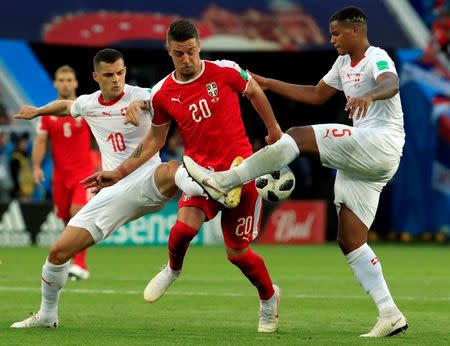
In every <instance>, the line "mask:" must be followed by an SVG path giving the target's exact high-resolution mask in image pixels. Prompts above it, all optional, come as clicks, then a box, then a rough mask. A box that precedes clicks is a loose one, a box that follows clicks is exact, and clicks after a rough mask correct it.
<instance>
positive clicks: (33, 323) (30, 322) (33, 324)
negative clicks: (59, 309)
mask: <svg viewBox="0 0 450 346" xmlns="http://www.w3.org/2000/svg"><path fill="white" fill-rule="evenodd" d="M58 323H59V322H58V319H56V321H55V322H51V323H43V322H41V321H40V320H39V314H32V315H31V316H30V317H28V318H27V319H25V320H23V321H20V322H15V323H13V324H12V325H11V328H56V327H58Z"/></svg>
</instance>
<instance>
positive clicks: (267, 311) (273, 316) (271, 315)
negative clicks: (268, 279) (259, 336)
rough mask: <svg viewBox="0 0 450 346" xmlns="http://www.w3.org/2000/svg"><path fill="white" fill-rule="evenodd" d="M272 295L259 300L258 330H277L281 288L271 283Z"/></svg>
mask: <svg viewBox="0 0 450 346" xmlns="http://www.w3.org/2000/svg"><path fill="white" fill-rule="evenodd" d="M273 289H274V290H275V292H274V294H273V296H272V297H271V298H270V299H267V300H260V303H259V305H260V307H259V325H258V332H260V333H272V332H275V331H277V330H278V308H279V305H280V299H281V289H280V287H278V286H277V285H273Z"/></svg>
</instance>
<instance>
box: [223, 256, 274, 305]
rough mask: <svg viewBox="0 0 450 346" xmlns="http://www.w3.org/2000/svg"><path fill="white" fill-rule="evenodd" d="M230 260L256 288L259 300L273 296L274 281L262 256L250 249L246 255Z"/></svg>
mask: <svg viewBox="0 0 450 346" xmlns="http://www.w3.org/2000/svg"><path fill="white" fill-rule="evenodd" d="M228 260H229V261H230V262H231V263H233V264H234V265H235V266H236V267H238V268H239V269H240V270H241V271H242V273H244V275H245V276H246V277H247V278H248V279H249V280H250V282H251V283H252V284H253V285H254V286H255V287H256V289H257V290H258V294H259V299H261V300H267V299H270V298H271V297H272V296H273V294H274V290H273V286H272V280H271V279H270V276H269V272H268V271H267V268H266V265H265V263H264V260H263V259H262V257H261V256H259V255H258V254H257V253H255V252H253V250H252V249H248V250H247V251H246V252H245V253H244V254H242V255H240V256H238V257H230V258H228Z"/></svg>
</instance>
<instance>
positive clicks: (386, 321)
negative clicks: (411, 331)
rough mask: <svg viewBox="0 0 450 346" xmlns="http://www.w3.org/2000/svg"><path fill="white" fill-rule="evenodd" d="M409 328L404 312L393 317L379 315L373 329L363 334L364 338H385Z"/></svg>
mask: <svg viewBox="0 0 450 346" xmlns="http://www.w3.org/2000/svg"><path fill="white" fill-rule="evenodd" d="M406 329H408V322H407V321H406V318H405V316H403V314H400V315H394V316H392V317H378V321H377V323H376V324H375V326H374V327H373V328H372V330H371V331H370V332H369V333H367V334H362V335H360V337H362V338H383V337H387V336H393V335H397V334H399V333H401V332H405V331H406Z"/></svg>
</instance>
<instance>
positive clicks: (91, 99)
mask: <svg viewBox="0 0 450 346" xmlns="http://www.w3.org/2000/svg"><path fill="white" fill-rule="evenodd" d="M149 96H150V90H149V89H144V88H140V87H136V86H130V85H127V84H126V85H125V87H124V91H123V92H122V94H121V95H119V96H118V97H117V98H116V99H114V100H112V101H110V102H104V101H103V99H102V97H101V92H100V90H98V91H96V92H95V93H93V94H90V95H82V96H80V97H78V98H77V100H76V101H75V103H74V104H73V105H72V109H71V114H72V116H73V117H79V116H81V117H83V118H84V119H85V120H86V121H87V123H88V124H89V126H90V128H91V131H92V133H93V135H94V137H95V139H96V140H97V143H98V146H99V148H100V152H101V154H102V166H103V169H104V170H113V169H114V168H116V167H117V166H118V165H120V164H121V163H122V162H123V161H125V160H126V159H127V158H128V157H130V155H131V154H132V153H133V151H134V150H135V149H136V147H137V146H138V145H139V143H140V142H141V140H142V139H143V138H144V136H145V135H146V134H147V132H148V131H149V129H150V126H151V114H150V112H144V114H142V115H141V119H140V120H141V121H140V124H139V126H134V125H132V124H127V125H125V124H124V120H125V117H124V114H125V111H126V109H127V107H128V105H129V104H130V103H131V102H133V101H139V100H147V99H148V98H149ZM159 162H161V159H160V158H159V154H156V155H155V156H154V157H153V158H151V159H150V160H149V161H148V163H149V164H154V163H159Z"/></svg>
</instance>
